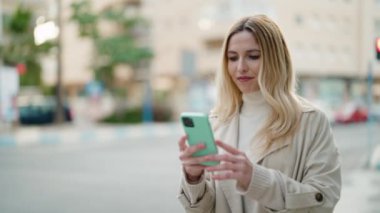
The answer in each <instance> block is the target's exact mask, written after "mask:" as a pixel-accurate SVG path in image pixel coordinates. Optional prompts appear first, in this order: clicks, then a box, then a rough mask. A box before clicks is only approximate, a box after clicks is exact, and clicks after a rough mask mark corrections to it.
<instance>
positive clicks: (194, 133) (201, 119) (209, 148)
mask: <svg viewBox="0 0 380 213" xmlns="http://www.w3.org/2000/svg"><path fill="white" fill-rule="evenodd" d="M181 121H182V126H183V128H184V130H185V133H186V135H187V141H188V143H189V145H190V146H194V145H197V144H200V143H203V144H205V145H206V147H205V148H204V149H202V150H199V151H197V152H195V153H194V154H193V156H194V157H200V156H205V155H210V154H217V153H218V149H217V147H216V144H215V140H214V134H213V132H212V129H211V125H210V122H209V120H208V115H207V114H205V113H198V112H183V113H182V114H181ZM201 164H202V165H205V166H215V165H217V164H219V162H218V161H207V162H203V163H201Z"/></svg>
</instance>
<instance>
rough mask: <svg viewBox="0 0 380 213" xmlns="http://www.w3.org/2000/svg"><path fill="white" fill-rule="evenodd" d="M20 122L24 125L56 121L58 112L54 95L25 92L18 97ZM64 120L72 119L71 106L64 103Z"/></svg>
mask: <svg viewBox="0 0 380 213" xmlns="http://www.w3.org/2000/svg"><path fill="white" fill-rule="evenodd" d="M17 103H18V113H19V123H20V124H22V125H31V124H36V125H41V124H51V123H54V120H55V119H54V118H55V115H56V113H57V104H56V101H55V99H54V98H53V97H46V96H43V95H40V94H27V95H25V94H23V95H19V98H18V101H17ZM63 114H64V121H65V122H70V121H72V119H73V117H72V112H71V109H70V106H69V105H68V104H67V103H64V106H63Z"/></svg>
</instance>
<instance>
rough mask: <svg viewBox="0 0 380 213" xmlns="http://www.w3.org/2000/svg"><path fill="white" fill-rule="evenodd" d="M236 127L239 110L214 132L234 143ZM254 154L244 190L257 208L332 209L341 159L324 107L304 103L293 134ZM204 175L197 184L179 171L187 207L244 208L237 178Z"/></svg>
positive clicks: (207, 210) (233, 211)
mask: <svg viewBox="0 0 380 213" xmlns="http://www.w3.org/2000/svg"><path fill="white" fill-rule="evenodd" d="M210 120H211V123H215V122H214V121H213V119H212V118H211V119H210ZM237 128H238V115H237V116H235V118H234V119H232V120H231V122H230V123H229V124H227V125H224V126H220V127H218V128H217V129H216V130H215V132H214V135H215V138H216V139H219V140H222V141H223V142H225V143H229V144H230V145H233V146H235V147H236V146H237V141H236V140H237V139H236V138H237V137H236V134H237ZM219 151H221V150H219ZM256 154H258V156H259V157H258V158H257V161H256V162H253V163H254V172H253V174H252V179H251V183H250V186H249V188H248V191H247V193H246V195H245V196H248V197H249V198H251V199H254V200H256V201H257V202H256V203H257V205H256V206H254V209H255V210H254V212H255V213H261V212H312V213H317V212H318V213H319V212H320V213H322V212H323V213H326V212H333V209H334V207H335V205H336V203H337V202H338V200H339V197H340V191H341V174H340V162H339V154H338V150H337V148H336V146H335V144H334V139H333V135H332V132H331V128H330V125H329V122H328V120H327V118H326V116H325V114H324V113H322V112H321V111H319V110H318V109H315V108H313V107H304V109H303V113H302V116H301V125H300V129H299V132H298V133H297V134H296V135H295V136H294V138H292V139H289V140H287V141H285V143H283V144H281V145H275V146H272V147H271V148H270V149H269V150H268V151H267V152H265V153H261V154H259V153H256ZM204 176H205V177H203V180H202V181H201V182H200V183H199V184H195V185H190V184H188V183H187V182H186V179H185V177H184V176H183V177H182V180H181V187H180V192H179V196H178V198H179V200H180V202H181V203H182V205H183V206H184V208H185V210H186V212H199V213H200V212H202V213H211V212H216V213H227V212H228V213H243V204H242V196H241V194H239V193H238V191H237V188H236V182H235V181H233V180H231V181H229V180H228V181H213V180H210V179H209V178H208V174H205V175H204ZM247 213H248V212H247Z"/></svg>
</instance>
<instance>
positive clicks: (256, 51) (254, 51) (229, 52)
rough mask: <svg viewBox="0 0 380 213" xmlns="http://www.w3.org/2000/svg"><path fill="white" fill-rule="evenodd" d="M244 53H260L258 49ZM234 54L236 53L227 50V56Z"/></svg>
mask: <svg viewBox="0 0 380 213" xmlns="http://www.w3.org/2000/svg"><path fill="white" fill-rule="evenodd" d="M245 52H247V53H260V52H261V51H260V50H259V49H250V50H246V51H245ZM235 53H237V52H236V51H234V50H228V51H227V54H235Z"/></svg>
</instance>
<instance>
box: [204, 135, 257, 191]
mask: <svg viewBox="0 0 380 213" xmlns="http://www.w3.org/2000/svg"><path fill="white" fill-rule="evenodd" d="M215 143H216V144H217V145H218V146H219V147H220V148H222V149H224V150H225V151H226V153H225V154H219V155H209V156H207V160H210V161H220V164H219V165H217V166H212V167H207V169H206V170H207V171H210V172H213V171H219V172H217V173H216V174H213V175H212V176H211V178H213V179H214V180H231V179H234V180H236V181H237V185H238V187H239V188H240V189H242V190H244V191H246V190H247V189H248V186H249V184H250V182H251V177H252V172H253V165H252V163H251V161H250V160H249V159H248V157H247V156H246V154H245V153H244V152H242V151H240V150H238V149H236V148H234V147H232V146H230V145H227V144H225V143H223V142H221V141H216V142H215Z"/></svg>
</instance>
